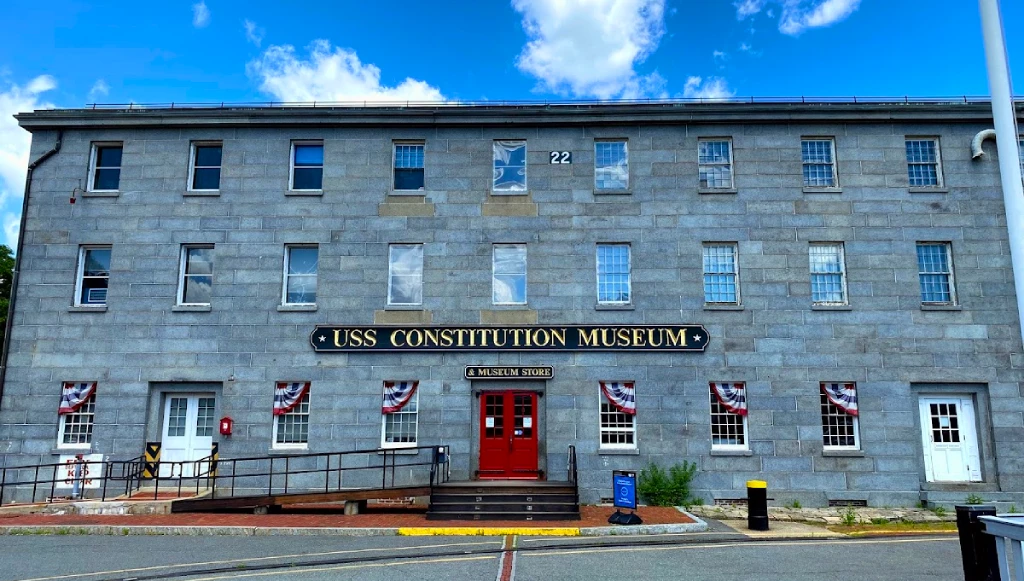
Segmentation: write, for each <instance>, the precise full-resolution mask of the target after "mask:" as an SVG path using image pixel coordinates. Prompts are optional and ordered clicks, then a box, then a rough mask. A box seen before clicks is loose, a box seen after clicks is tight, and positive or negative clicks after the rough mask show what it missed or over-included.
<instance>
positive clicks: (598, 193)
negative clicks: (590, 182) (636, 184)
mask: <svg viewBox="0 0 1024 581" xmlns="http://www.w3.org/2000/svg"><path fill="white" fill-rule="evenodd" d="M632 195H633V191H632V190H598V189H595V190H594V196H632Z"/></svg>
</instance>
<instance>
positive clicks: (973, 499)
mask: <svg viewBox="0 0 1024 581" xmlns="http://www.w3.org/2000/svg"><path fill="white" fill-rule="evenodd" d="M983 502H985V499H984V498H982V497H980V496H978V495H977V494H968V495H967V504H981V503H983Z"/></svg>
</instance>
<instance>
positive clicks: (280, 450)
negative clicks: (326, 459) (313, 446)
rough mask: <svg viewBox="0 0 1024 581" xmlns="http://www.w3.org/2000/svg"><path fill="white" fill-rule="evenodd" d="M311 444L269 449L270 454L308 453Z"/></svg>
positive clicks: (268, 453)
mask: <svg viewBox="0 0 1024 581" xmlns="http://www.w3.org/2000/svg"><path fill="white" fill-rule="evenodd" d="M308 453H309V446H302V447H295V448H271V449H269V450H267V455H268V456H289V455H292V454H308Z"/></svg>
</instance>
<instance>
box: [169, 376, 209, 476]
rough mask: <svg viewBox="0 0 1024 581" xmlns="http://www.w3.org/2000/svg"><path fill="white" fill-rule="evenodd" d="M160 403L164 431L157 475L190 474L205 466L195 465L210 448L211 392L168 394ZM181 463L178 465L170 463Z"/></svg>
mask: <svg viewBox="0 0 1024 581" xmlns="http://www.w3.org/2000/svg"><path fill="white" fill-rule="evenodd" d="M166 398H167V399H166V402H165V404H164V434H163V440H161V445H160V477H161V478H168V477H179V476H181V477H185V478H188V477H191V476H196V475H202V474H204V473H206V471H207V470H208V469H209V467H208V466H206V465H198V466H197V465H196V464H195V463H194V462H195V461H196V460H201V459H203V458H206V457H207V456H209V455H210V452H211V449H212V448H213V429H214V423H215V420H214V409H215V407H216V403H217V400H216V398H215V397H214V396H213V394H198V393H180V394H179V393H171V394H167V396H166ZM173 462H182V464H173Z"/></svg>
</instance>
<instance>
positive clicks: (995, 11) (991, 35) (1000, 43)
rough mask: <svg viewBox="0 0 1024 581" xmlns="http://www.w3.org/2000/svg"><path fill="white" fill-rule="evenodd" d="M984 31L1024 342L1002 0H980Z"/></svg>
mask: <svg viewBox="0 0 1024 581" xmlns="http://www.w3.org/2000/svg"><path fill="white" fill-rule="evenodd" d="M979 2H980V6H981V31H982V36H983V38H984V41H985V61H986V64H987V65H988V85H989V90H991V92H992V118H993V120H994V121H995V127H996V151H997V152H998V153H999V177H1000V180H1001V182H1002V186H1003V204H1004V205H1005V206H1006V230H1007V231H1008V233H1009V237H1010V259H1011V261H1012V262H1013V284H1014V289H1015V290H1016V292H1017V317H1018V322H1019V323H1020V330H1021V340H1022V341H1024V185H1022V183H1021V172H1020V151H1019V147H1018V143H1017V139H1018V134H1017V115H1016V111H1014V108H1013V96H1012V89H1011V88H1010V65H1009V63H1008V61H1007V57H1006V39H1005V37H1004V36H1003V21H1002V16H1001V15H1000V14H999V2H998V0H979Z"/></svg>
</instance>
